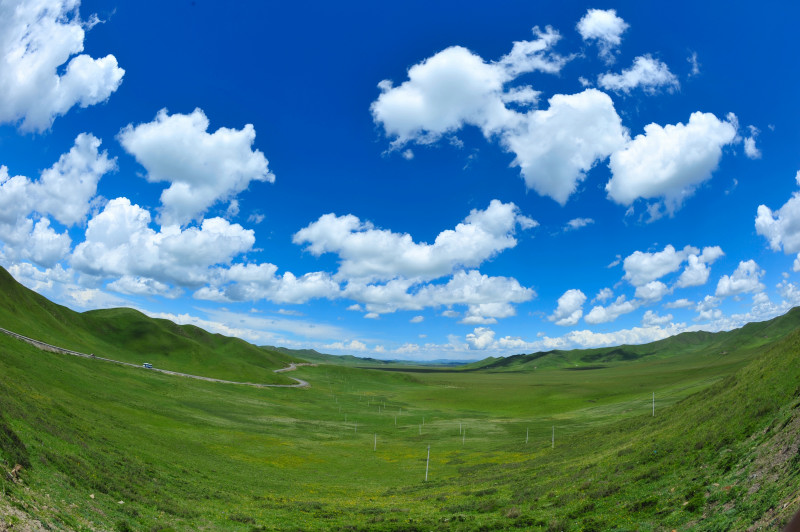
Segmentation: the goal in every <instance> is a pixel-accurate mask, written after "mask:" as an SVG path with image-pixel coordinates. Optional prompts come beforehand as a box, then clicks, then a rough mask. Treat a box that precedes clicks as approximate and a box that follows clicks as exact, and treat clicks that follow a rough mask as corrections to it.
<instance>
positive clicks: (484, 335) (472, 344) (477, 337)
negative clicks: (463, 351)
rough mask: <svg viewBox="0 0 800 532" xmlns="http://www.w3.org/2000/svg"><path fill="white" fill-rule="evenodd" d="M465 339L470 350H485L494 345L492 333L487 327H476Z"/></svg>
mask: <svg viewBox="0 0 800 532" xmlns="http://www.w3.org/2000/svg"><path fill="white" fill-rule="evenodd" d="M466 339H467V344H468V345H469V348H470V349H486V348H488V347H490V346H491V345H492V344H493V343H494V331H493V330H491V329H489V328H488V327H476V328H475V330H474V331H472V332H471V333H469V334H467V338H466Z"/></svg>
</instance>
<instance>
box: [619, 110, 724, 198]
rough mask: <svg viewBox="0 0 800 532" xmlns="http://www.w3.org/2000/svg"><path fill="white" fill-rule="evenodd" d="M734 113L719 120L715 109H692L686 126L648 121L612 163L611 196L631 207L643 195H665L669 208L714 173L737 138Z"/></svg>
mask: <svg viewBox="0 0 800 532" xmlns="http://www.w3.org/2000/svg"><path fill="white" fill-rule="evenodd" d="M737 127H738V126H737V125H736V120H735V117H733V116H732V115H729V118H728V120H719V119H718V118H717V117H716V116H714V115H713V114H711V113H700V112H696V113H692V115H691V116H690V117H689V122H688V123H687V124H682V123H678V124H675V125H671V124H670V125H667V126H663V127H662V126H660V125H658V124H649V125H647V126H645V128H644V131H645V133H644V135H637V136H636V138H634V139H633V140H632V141H631V142H629V143H628V144H627V145H626V146H625V147H624V148H623V149H621V150H619V151H617V152H615V153H613V154H612V155H611V160H610V162H609V168H610V169H611V173H612V177H611V180H610V181H609V182H608V183H607V184H606V191H607V192H608V196H609V197H610V198H611V199H612V200H614V201H615V202H617V203H620V204H623V205H630V204H631V203H633V202H634V201H636V200H637V199H638V198H645V199H652V198H661V199H662V200H663V202H664V205H665V206H666V208H667V210H668V211H669V212H674V211H676V210H677V209H678V208H680V206H681V205H682V204H683V201H684V200H685V199H686V198H688V197H690V196H691V195H692V194H694V191H695V189H696V188H697V186H699V185H700V184H701V183H703V182H704V181H706V180H707V179H709V178H710V177H711V173H712V172H713V171H714V170H716V168H717V166H718V164H719V161H720V159H721V158H722V148H723V147H724V146H726V145H728V144H731V143H732V142H733V141H734V140H735V138H736V130H737Z"/></svg>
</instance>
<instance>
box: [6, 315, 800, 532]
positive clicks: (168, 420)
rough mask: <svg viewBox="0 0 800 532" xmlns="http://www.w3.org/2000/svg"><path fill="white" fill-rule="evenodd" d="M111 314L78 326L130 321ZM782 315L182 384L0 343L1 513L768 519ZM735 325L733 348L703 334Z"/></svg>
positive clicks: (240, 522)
mask: <svg viewBox="0 0 800 532" xmlns="http://www.w3.org/2000/svg"><path fill="white" fill-rule="evenodd" d="M128 312H129V311H125V310H118V311H106V312H105V313H101V316H97V317H95V316H91V314H92V313H87V314H88V316H87V315H86V314H83V315H80V319H95V318H96V319H98V320H101V321H104V322H106V323H111V322H113V319H114V316H113V314H118V316H117V318H118V319H120V320H121V323H122V324H127V323H130V322H131V321H134V322H135V321H136V320H135V319H134V318H135V317H134V318H132V317H131V316H128V315H126V314H127V313H128ZM109 313H110V314H112V316H109ZM66 316H67V317H68V318H70V319H72V318H73V316H72V315H71V314H69V313H67V314H66ZM789 318H790V319H794V316H790V317H789ZM143 323H144V325H142V327H145V329H146V330H148V329H147V327H156V328H155V329H154V333H153V334H162V331H163V330H164V328H168V327H169V325H167V324H162V323H159V322H155V324H153V323H151V322H148V321H146V320H145V321H144V322H143ZM788 323H790V321H787V320H779V321H777V322H775V323H772V324H769V323H768V324H755V325H754V326H751V327H747V328H744V329H742V330H740V331H734V332H732V334H731V335H729V337H725V336H723V337H721V338H723V339H724V338H729V339H728V340H725V341H723V342H722V343H721V344H719V346H717V345H716V344H714V345H715V347H714V348H713V349H703V350H696V351H694V352H692V351H691V350H690V349H688V350H685V351H684V352H683V354H679V355H674V356H665V357H641V358H639V359H636V360H632V361H630V362H628V363H624V364H622V363H617V364H609V365H608V366H607V367H605V368H601V369H594V370H583V371H575V370H570V369H566V368H553V369H543V368H539V369H538V370H535V371H499V372H498V371H492V372H487V371H471V372H463V371H462V372H425V373H421V372H415V373H407V372H397V371H392V372H387V371H377V370H363V369H358V368H349V367H344V366H331V365H319V366H317V367H303V368H301V369H300V370H299V371H298V372H297V373H298V376H300V377H302V378H305V379H306V380H308V381H310V382H311V383H312V388H311V389H306V390H303V389H260V390H259V389H250V388H246V387H237V386H231V385H223V384H215V383H208V382H202V381H192V380H188V379H180V378H175V377H170V376H167V375H160V374H155V373H152V372H145V371H139V370H137V369H135V368H126V367H120V366H115V365H111V364H98V363H96V362H94V361H91V360H85V359H78V358H73V357H63V356H59V355H52V354H45V353H42V352H40V351H38V350H36V349H35V348H33V347H31V346H28V345H27V344H24V343H21V342H19V341H17V340H14V339H12V338H9V337H5V336H0V375H2V376H3V378H2V379H0V466H2V467H4V468H5V469H10V468H11V467H12V466H13V465H14V464H17V463H18V464H21V465H23V466H24V467H25V469H23V471H22V473H21V480H20V481H18V482H16V483H13V482H10V481H0V484H1V485H2V490H0V522H3V521H5V522H6V523H10V524H19V525H22V524H23V522H24V520H25V519H34V520H38V521H41V522H42V523H44V524H46V525H47V526H49V527H54V528H67V529H99V530H169V529H174V530H182V529H213V530H220V529H222V530H273V529H275V530H296V529H302V530H316V529H318V530H337V529H342V530H344V529H348V530H352V529H356V530H381V529H382V530H486V529H510V528H521V529H528V530H633V529H636V530H664V529H668V530H671V529H679V530H687V529H693V530H741V529H747V528H748V527H749V526H751V525H754V524H759V525H762V526H763V527H764V528H767V529H769V528H772V529H777V528H778V527H780V526H781V525H782V524H783V523H785V522H786V521H787V520H788V518H789V517H790V515H791V513H792V512H794V511H795V510H796V509H797V507H798V506H799V505H800V501H798V500H797V499H796V496H797V491H796V486H798V485H800V454H798V444H799V443H800V439H799V437H798V435H799V434H800V401H799V400H798V396H799V395H800V386H799V385H798V384H799V383H800V363H799V362H800V360H798V354H797V353H798V352H800V332H797V331H796V330H795V331H794V332H791V333H788V334H786V331H787V330H788V329H789V328H790V326H789V325H787V324H788ZM109 327H111V329H109V330H110V331H111V332H113V331H115V330H116V329H114V327H115V325H113V323H112V325H109ZM173 327H174V326H173ZM121 329H125V328H124V327H122V328H121ZM180 329H181V331H184V332H185V333H186V334H187V335H190V334H191V333H192V332H195V333H197V334H200V336H201V337H203V338H205V336H203V335H202V334H201V333H200V332H198V331H196V330H193V329H185V328H180ZM120 334H121V333H120ZM148 334H149V333H148ZM174 334H178V333H174ZM771 335H774V336H783V338H782V339H780V340H773V341H770V336H771ZM134 336H136V338H135V339H131V340H129V341H126V343H128V344H129V345H133V344H134V343H135V342H143V341H145V340H146V339H141V338H140V337H139V336H138V335H134ZM765 336H766V338H765ZM696 338H697V336H695V337H692V336H689V337H684V338H676V339H675V340H674V342H676V343H678V342H680V343H684V344H692V345H700V342H695V341H694V339H696ZM708 338H713V337H708ZM708 338H706V339H705V340H704V341H707V340H708ZM730 338H735V339H736V342H738V344H740V345H741V346H745V347H746V348H744V347H743V348H742V349H739V350H737V351H736V352H735V353H734V352H733V351H730V352H727V353H725V352H724V351H725V349H719V348H718V347H720V346H724V345H728V344H726V343H725V342H733V340H731V339H730ZM137 345H148V344H146V343H145V344H137ZM706 345H707V344H706ZM653 392H655V394H656V415H655V416H653V415H652V410H651V408H652V406H651V394H652V393H653ZM553 431H555V445H554V447H551V445H552V441H551V438H552V435H553ZM429 445H430V448H431V460H430V464H429V468H428V470H429V478H428V481H427V482H426V481H425V480H424V476H425V470H426V456H427V449H428V446H429ZM373 449H374V450H373ZM12 511H16V512H17V513H16V514H13V515H12V513H11V512H12Z"/></svg>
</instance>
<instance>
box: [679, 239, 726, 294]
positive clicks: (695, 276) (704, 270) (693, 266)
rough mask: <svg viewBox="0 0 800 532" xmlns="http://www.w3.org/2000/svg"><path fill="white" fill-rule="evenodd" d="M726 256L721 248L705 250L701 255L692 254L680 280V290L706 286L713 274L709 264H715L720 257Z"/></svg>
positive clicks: (714, 247) (713, 247)
mask: <svg viewBox="0 0 800 532" xmlns="http://www.w3.org/2000/svg"><path fill="white" fill-rule="evenodd" d="M722 255H724V253H723V252H722V248H720V247H719V246H711V247H706V248H703V253H702V254H700V255H696V254H690V255H689V256H688V257H687V262H688V263H687V265H686V268H684V270H683V273H681V276H680V277H679V278H678V282H677V283H676V285H677V286H678V288H686V287H689V286H700V285H704V284H706V282H707V281H708V276H709V275H710V274H711V269H710V268H709V267H708V265H709V264H711V263H713V262H714V261H715V260H717V259H718V258H719V257H721V256H722Z"/></svg>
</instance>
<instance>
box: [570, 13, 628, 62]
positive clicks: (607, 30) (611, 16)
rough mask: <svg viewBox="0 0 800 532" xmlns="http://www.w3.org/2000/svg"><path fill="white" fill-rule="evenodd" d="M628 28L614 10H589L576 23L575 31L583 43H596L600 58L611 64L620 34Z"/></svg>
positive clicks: (619, 42) (620, 39)
mask: <svg viewBox="0 0 800 532" xmlns="http://www.w3.org/2000/svg"><path fill="white" fill-rule="evenodd" d="M628 27H629V24H628V23H627V22H625V21H624V20H622V19H621V18H620V17H618V16H617V11H616V10H615V9H606V10H603V9H589V10H588V11H587V12H586V14H585V15H584V16H583V17H582V18H581V19H580V21H578V25H577V30H578V33H580V34H581V37H582V38H583V40H584V41H590V42H595V43H597V47H598V51H599V54H600V57H602V58H603V59H605V60H606V62H609V63H611V62H613V61H614V54H613V51H614V49H615V48H617V47H618V46H619V45H620V44H621V43H622V34H623V33H625V30H627V29H628Z"/></svg>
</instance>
